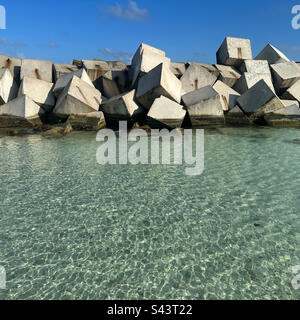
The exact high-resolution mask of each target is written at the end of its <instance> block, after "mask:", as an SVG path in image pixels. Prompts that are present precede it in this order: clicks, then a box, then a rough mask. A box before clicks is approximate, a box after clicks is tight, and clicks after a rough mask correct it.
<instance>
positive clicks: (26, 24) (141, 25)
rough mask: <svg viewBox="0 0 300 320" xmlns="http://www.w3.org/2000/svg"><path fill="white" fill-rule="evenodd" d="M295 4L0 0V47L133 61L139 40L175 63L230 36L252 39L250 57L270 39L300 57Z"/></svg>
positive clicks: (204, 58) (205, 57)
mask: <svg viewBox="0 0 300 320" xmlns="http://www.w3.org/2000/svg"><path fill="white" fill-rule="evenodd" d="M297 4H299V5H300V0H297V1H291V0H272V1H270V0H260V1H259V0H248V1H243V0H240V1H230V0H228V1H218V0H215V1H201V0H185V1H182V0H180V1H179V0H178V1H177V0H135V1H133V0H116V1H114V0H60V1H57V0H0V5H1V6H3V7H4V8H5V10H6V29H1V30H0V53H2V54H6V55H10V56H13V57H19V58H30V59H47V60H51V61H52V62H53V63H71V62H72V60H73V59H78V60H81V59H94V58H100V59H103V60H123V61H125V62H126V63H130V59H131V57H132V55H133V54H134V52H135V51H136V49H137V48H138V46H139V44H140V43H141V42H144V43H147V44H150V45H152V46H155V47H157V48H159V49H162V50H164V51H166V55H167V56H168V57H170V58H171V60H172V61H174V62H187V61H198V62H203V63H215V62H216V51H217V50H218V48H219V46H220V45H221V43H222V41H223V40H224V38H225V36H231V37H239V38H249V39H251V45H252V51H253V56H254V57H255V56H256V55H257V54H258V53H259V52H260V51H261V50H262V49H263V48H264V46H265V45H266V44H268V43H271V44H273V45H274V46H275V47H277V48H279V49H281V50H282V51H283V52H284V53H285V54H286V55H287V56H288V57H289V58H290V59H292V60H295V61H300V29H299V30H294V29H293V28H292V24H291V21H292V19H293V17H294V16H295V15H293V14H292V8H293V6H294V5H297ZM299 13H300V11H299ZM299 23H300V18H299Z"/></svg>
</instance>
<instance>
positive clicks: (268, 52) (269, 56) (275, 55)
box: [255, 44, 290, 64]
mask: <svg viewBox="0 0 300 320" xmlns="http://www.w3.org/2000/svg"><path fill="white" fill-rule="evenodd" d="M255 60H267V61H268V63H269V64H276V63H281V62H288V61H290V60H289V59H288V58H287V57H286V56H285V55H284V54H283V53H282V52H281V51H280V50H278V49H277V48H275V47H274V46H272V45H271V44H267V45H266V47H265V48H264V49H263V50H262V51H261V52H260V53H259V54H258V55H257V57H256V58H255Z"/></svg>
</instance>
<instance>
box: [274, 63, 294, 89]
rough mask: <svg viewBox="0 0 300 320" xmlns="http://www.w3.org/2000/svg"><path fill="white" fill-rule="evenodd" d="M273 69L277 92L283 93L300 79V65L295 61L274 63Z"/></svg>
mask: <svg viewBox="0 0 300 320" xmlns="http://www.w3.org/2000/svg"><path fill="white" fill-rule="evenodd" d="M271 71H272V75H273V79H274V86H275V89H276V91H277V93H283V92H284V91H285V90H286V89H288V88H290V87H291V86H292V85H293V84H295V83H296V82H297V81H298V80H300V67H299V66H298V65H297V63H296V62H293V61H290V62H282V63H277V64H272V65H271Z"/></svg>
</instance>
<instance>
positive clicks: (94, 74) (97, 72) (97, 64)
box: [82, 60, 127, 82]
mask: <svg viewBox="0 0 300 320" xmlns="http://www.w3.org/2000/svg"><path fill="white" fill-rule="evenodd" d="M82 65H83V67H84V68H85V69H86V71H87V74H88V75H89V77H90V79H91V80H92V82H94V81H97V79H99V78H100V77H101V76H102V75H104V74H105V73H106V72H107V71H124V70H127V66H126V64H125V63H124V62H122V61H103V60H97V61H95V60H82Z"/></svg>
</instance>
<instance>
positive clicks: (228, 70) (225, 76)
mask: <svg viewBox="0 0 300 320" xmlns="http://www.w3.org/2000/svg"><path fill="white" fill-rule="evenodd" d="M216 68H217V70H219V72H220V75H219V78H218V80H220V81H222V82H224V83H225V84H227V85H228V87H231V88H232V87H233V86H234V85H235V83H236V82H237V80H238V79H239V78H240V77H241V74H240V72H239V71H238V70H237V69H235V68H234V67H229V66H222V65H220V64H216Z"/></svg>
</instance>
